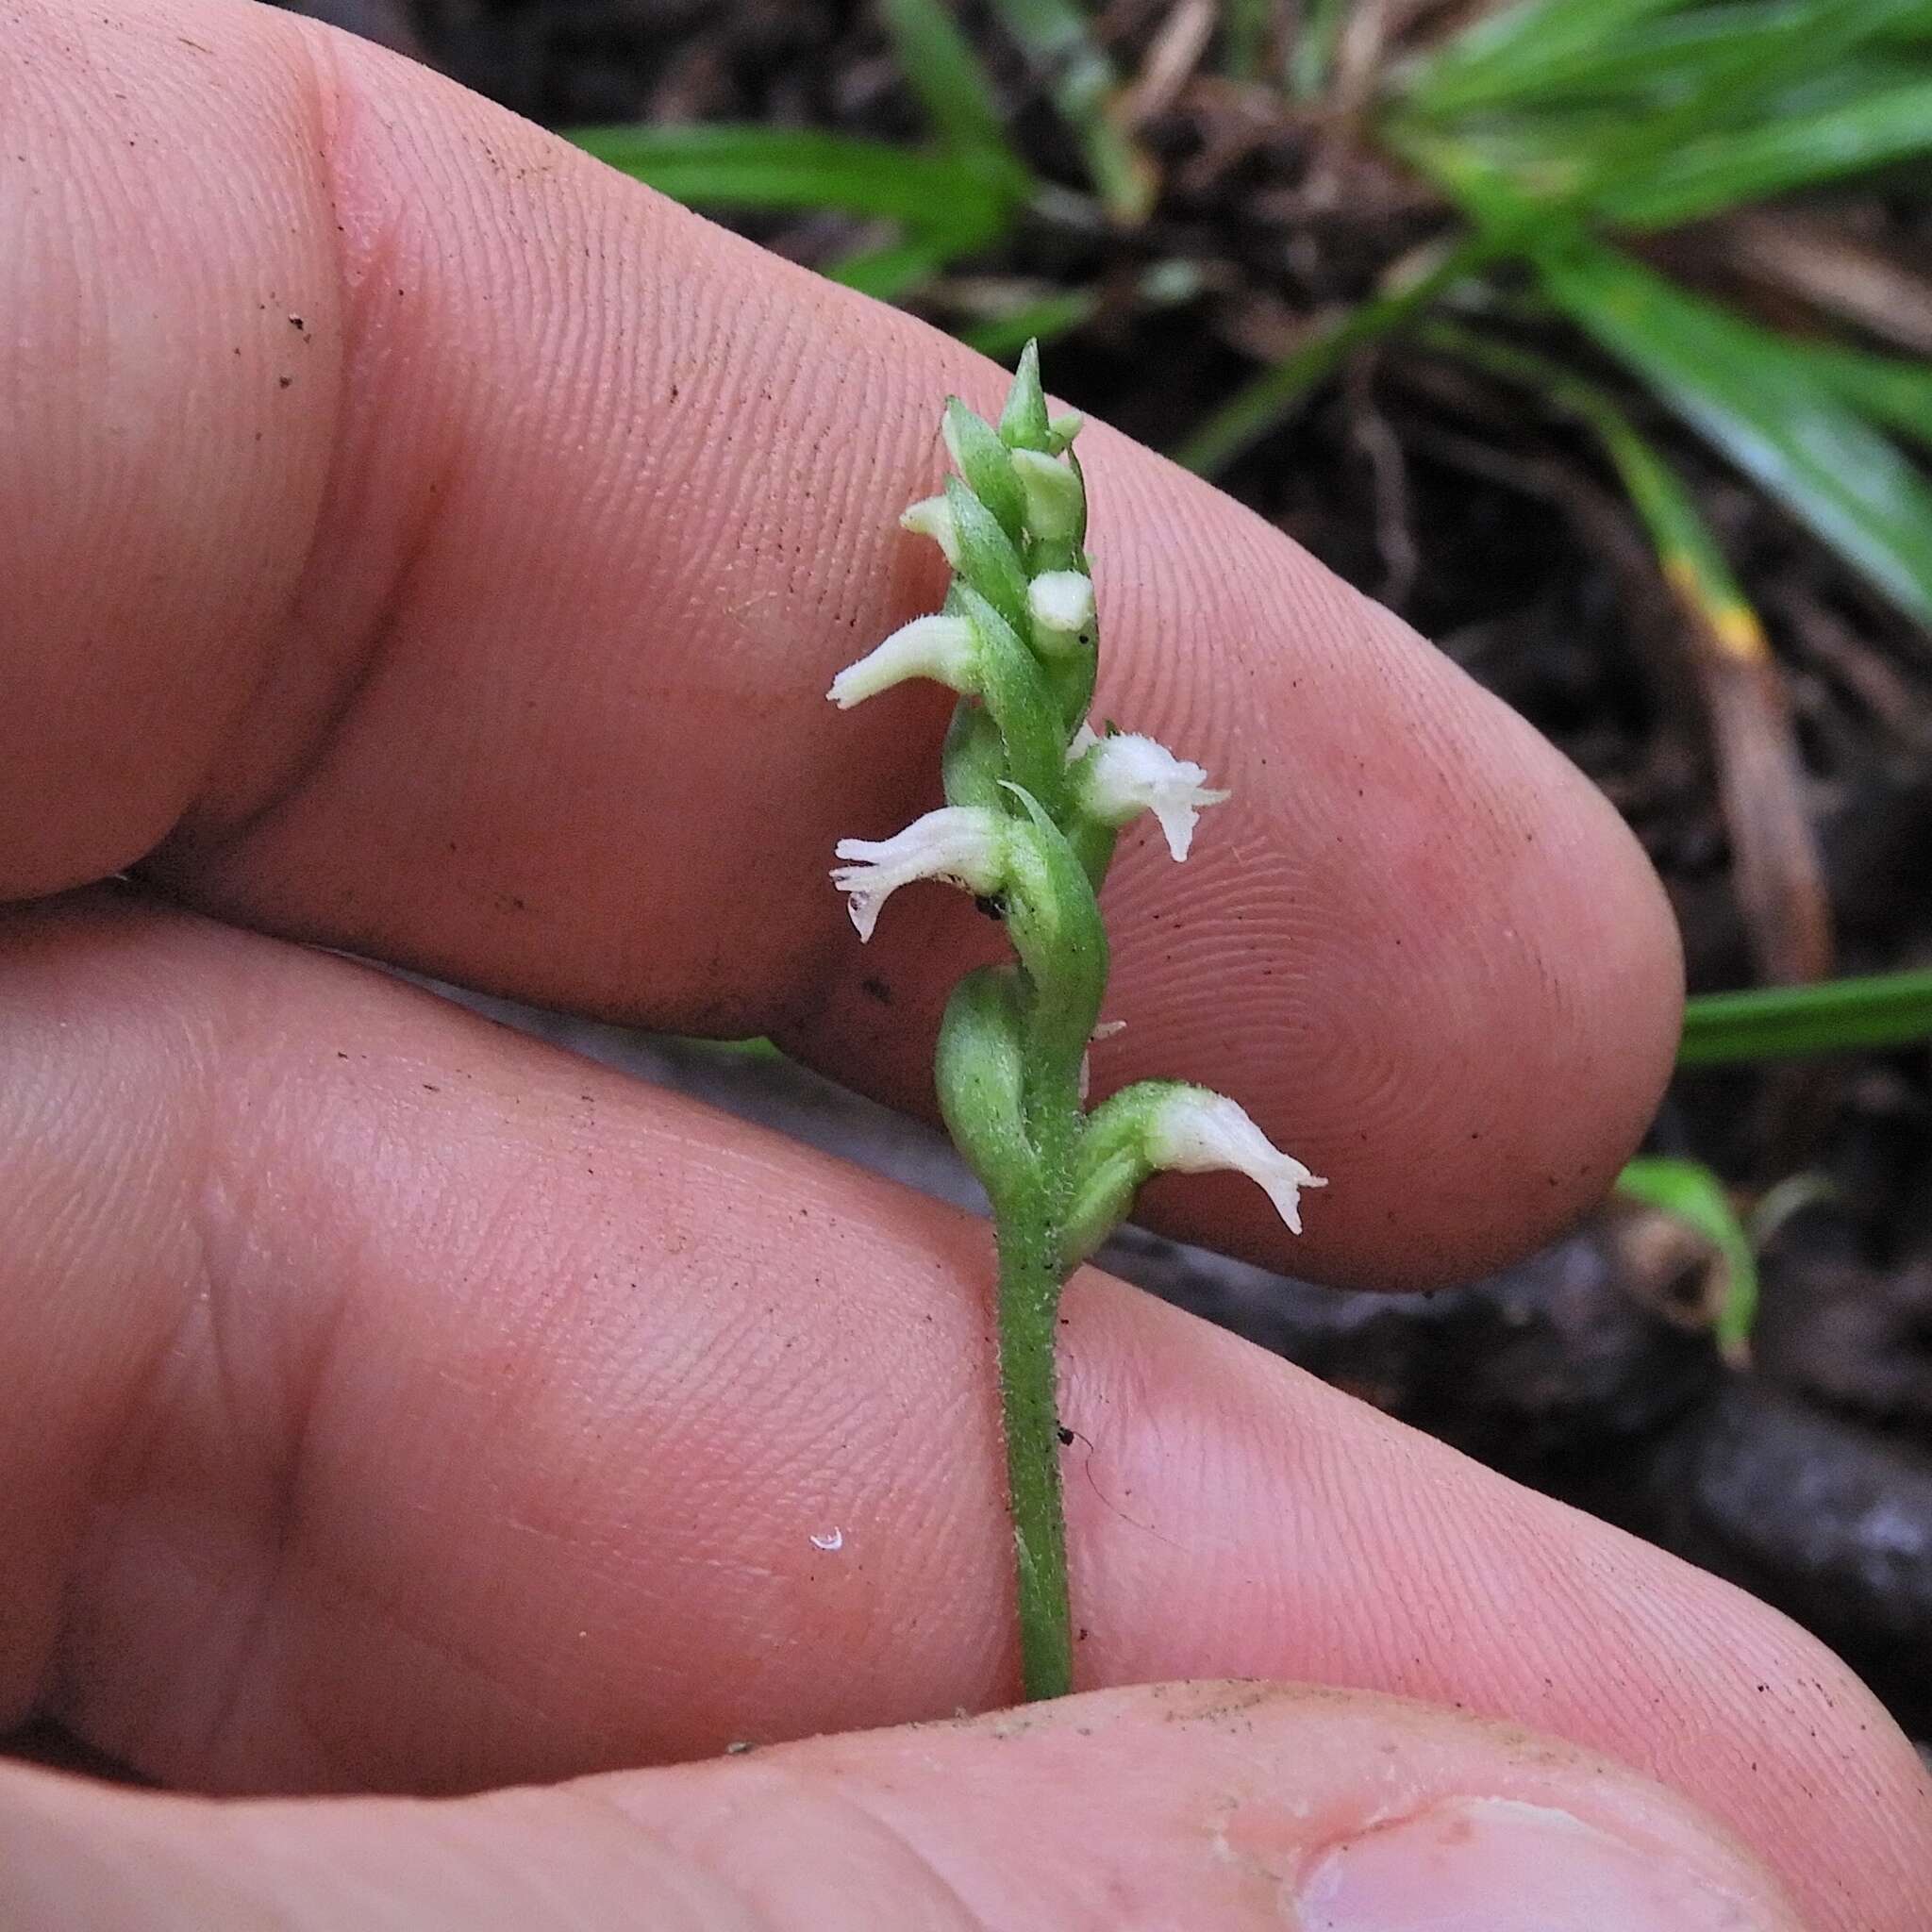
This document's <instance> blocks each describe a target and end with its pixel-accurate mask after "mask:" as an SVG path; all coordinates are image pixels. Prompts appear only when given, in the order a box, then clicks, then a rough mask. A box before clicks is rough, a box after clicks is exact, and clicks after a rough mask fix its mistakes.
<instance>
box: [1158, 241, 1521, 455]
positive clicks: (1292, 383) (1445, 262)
mask: <svg viewBox="0 0 1932 1932" xmlns="http://www.w3.org/2000/svg"><path fill="white" fill-rule="evenodd" d="M1509 235H1510V231H1509V230H1508V229H1507V227H1504V226H1499V227H1497V228H1496V229H1495V230H1493V231H1491V232H1487V233H1484V234H1480V235H1474V236H1469V237H1466V238H1465V239H1464V240H1463V241H1461V242H1458V243H1457V245H1456V246H1455V247H1454V248H1452V249H1451V250H1450V251H1449V252H1448V253H1447V254H1446V255H1444V256H1443V257H1442V258H1441V260H1440V261H1439V262H1438V263H1437V264H1436V266H1435V267H1434V268H1432V269H1430V270H1429V271H1428V272H1427V273H1426V274H1425V275H1421V276H1419V277H1418V278H1417V279H1416V280H1415V281H1413V282H1411V283H1409V284H1408V285H1407V287H1406V288H1401V289H1391V290H1389V291H1386V292H1385V293H1383V294H1380V295H1376V296H1374V298H1373V299H1371V300H1370V301H1367V302H1363V303H1360V304H1358V305H1357V307H1356V308H1351V309H1349V310H1348V311H1347V313H1346V314H1344V315H1342V316H1341V318H1340V319H1339V320H1338V321H1336V322H1333V323H1330V324H1329V325H1327V326H1326V327H1325V328H1320V329H1317V330H1315V331H1313V332H1312V333H1311V334H1310V335H1309V337H1308V339H1307V341H1305V342H1303V344H1302V345H1301V346H1300V347H1299V348H1298V349H1295V350H1293V351H1292V352H1291V353H1290V354H1289V355H1288V356H1286V357H1284V358H1283V359H1282V360H1281V361H1279V362H1277V363H1276V364H1275V365H1274V367H1273V368H1272V369H1264V370H1263V371H1262V372H1261V373H1260V375H1257V376H1256V377H1254V378H1253V380H1251V381H1250V382H1248V383H1246V384H1244V385H1243V386H1242V387H1241V389H1239V390H1237V391H1235V392H1234V394H1233V395H1231V396H1230V397H1229V398H1228V399H1227V401H1226V402H1224V403H1223V404H1222V405H1221V407H1220V408H1217V409H1215V410H1214V411H1213V412H1212V413H1211V414H1210V415H1209V416H1208V418H1207V420H1206V421H1205V422H1202V423H1200V424H1197V425H1195V427H1194V428H1193V430H1192V431H1191V432H1190V434H1189V436H1188V437H1187V439H1186V441H1183V442H1182V443H1180V444H1179V445H1178V446H1177V447H1176V448H1175V449H1174V451H1173V456H1174V461H1175V462H1177V463H1179V464H1180V465H1181V466H1182V467H1183V468H1184V469H1189V470H1192V471H1194V472H1195V473H1196V474H1197V475H1203V476H1211V475H1215V474H1216V472H1218V471H1220V470H1223V469H1225V468H1226V466H1227V465H1228V464H1229V463H1231V462H1232V461H1233V460H1234V459H1235V458H1236V457H1238V456H1240V455H1241V452H1242V451H1243V450H1245V449H1249V448H1251V447H1252V446H1253V445H1254V444H1255V443H1257V442H1258V441H1260V440H1261V438H1262V437H1264V436H1266V435H1267V434H1268V433H1269V432H1270V431H1271V430H1273V429H1274V428H1275V427H1276V426H1277V425H1280V424H1282V423H1284V422H1286V421H1287V419H1288V418H1289V417H1290V416H1291V415H1292V414H1293V413H1294V411H1295V410H1296V409H1297V408H1299V407H1300V406H1301V403H1302V400H1303V398H1304V397H1305V396H1307V393H1308V391H1310V390H1311V389H1313V388H1314V387H1315V385H1316V384H1317V383H1319V382H1322V381H1324V380H1325V379H1326V378H1327V377H1328V376H1329V375H1332V374H1333V373H1334V372H1335V370H1336V369H1338V368H1339V367H1340V366H1341V363H1342V361H1343V360H1344V359H1345V358H1346V357H1347V356H1348V355H1349V353H1350V352H1351V351H1352V350H1355V349H1357V348H1360V347H1361V346H1363V344H1365V343H1368V342H1372V341H1376V340H1378V339H1379V338H1381V337H1383V336H1387V335H1390V334H1392V333H1393V332H1394V331H1395V330H1396V329H1398V328H1400V327H1402V326H1403V325H1405V324H1406V323H1407V322H1409V321H1410V320H1411V319H1412V318H1413V317H1414V316H1415V315H1416V314H1417V313H1418V312H1419V311H1421V310H1422V309H1424V308H1426V307H1427V306H1428V305H1429V304H1430V303H1431V302H1433V301H1434V300H1435V299H1436V297H1437V296H1438V295H1440V294H1441V293H1442V292H1443V291H1444V290H1446V289H1450V288H1453V287H1454V286H1455V285H1456V284H1457V282H1460V281H1462V280H1464V279H1466V278H1467V277H1468V276H1469V275H1473V274H1474V272H1475V271H1476V270H1477V269H1479V268H1481V267H1482V266H1484V265H1485V264H1486V263H1487V262H1489V261H1490V260H1491V259H1492V258H1494V257H1495V256H1497V255H1500V254H1502V253H1504V252H1506V250H1507V246H1508V242H1509Z"/></svg>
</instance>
